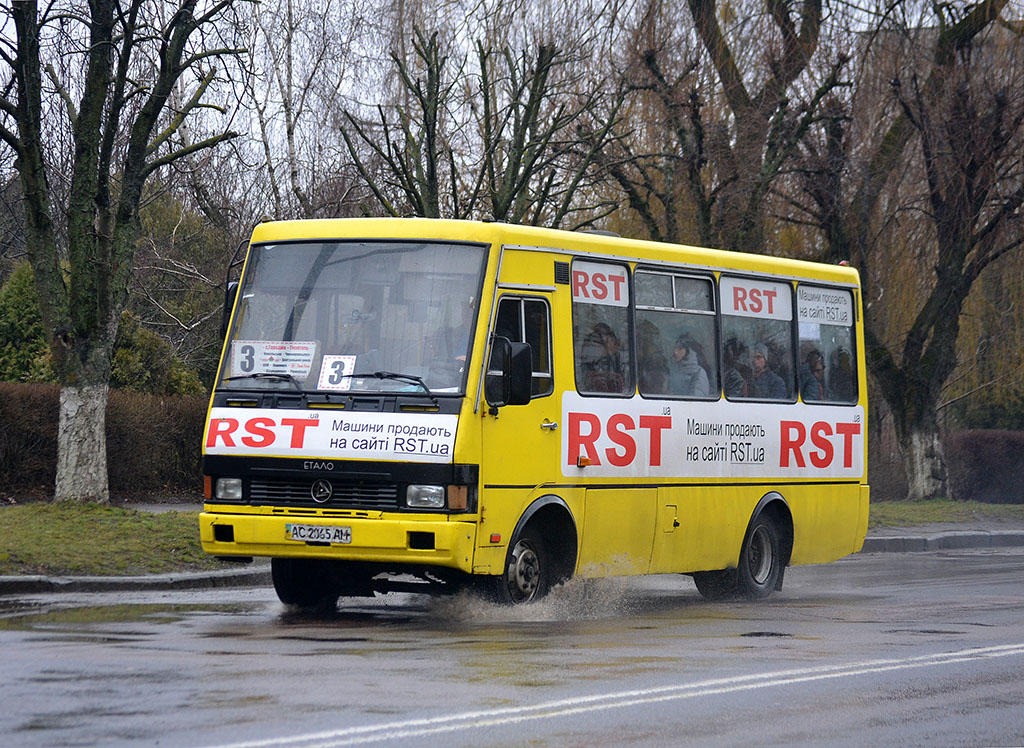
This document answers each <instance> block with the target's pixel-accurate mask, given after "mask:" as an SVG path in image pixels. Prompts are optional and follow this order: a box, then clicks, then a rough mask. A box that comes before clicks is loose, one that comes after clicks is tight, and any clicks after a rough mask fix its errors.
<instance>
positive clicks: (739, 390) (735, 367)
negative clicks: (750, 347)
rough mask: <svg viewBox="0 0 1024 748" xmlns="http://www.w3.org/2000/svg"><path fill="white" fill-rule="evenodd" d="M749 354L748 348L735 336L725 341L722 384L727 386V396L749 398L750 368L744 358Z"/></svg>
mask: <svg viewBox="0 0 1024 748" xmlns="http://www.w3.org/2000/svg"><path fill="white" fill-rule="evenodd" d="M746 353H747V346H745V345H743V342H742V341H741V340H740V339H739V338H737V337H736V336H733V337H731V338H729V339H728V340H726V341H725V345H724V346H722V359H723V363H724V364H725V366H724V369H723V371H722V382H723V384H724V385H725V396H726V397H728V398H733V397H749V395H750V388H749V386H748V385H747V382H749V381H750V376H751V372H750V367H749V366H747V365H746V364H744V363H743V357H744V356H745V355H746Z"/></svg>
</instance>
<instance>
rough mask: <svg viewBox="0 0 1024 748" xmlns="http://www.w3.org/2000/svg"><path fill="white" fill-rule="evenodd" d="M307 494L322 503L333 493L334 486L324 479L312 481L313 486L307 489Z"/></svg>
mask: <svg viewBox="0 0 1024 748" xmlns="http://www.w3.org/2000/svg"><path fill="white" fill-rule="evenodd" d="M309 494H310V496H312V497H313V501H315V502H316V503H317V504H323V503H324V502H325V501H329V500H330V498H331V496H332V495H333V494H334V486H332V485H331V483H330V481H326V480H318V481H313V487H312V488H310V489H309Z"/></svg>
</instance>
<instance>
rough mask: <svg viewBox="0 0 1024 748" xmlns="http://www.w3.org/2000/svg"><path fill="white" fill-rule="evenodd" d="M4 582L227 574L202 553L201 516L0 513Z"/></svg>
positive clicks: (15, 509)
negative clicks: (39, 577)
mask: <svg viewBox="0 0 1024 748" xmlns="http://www.w3.org/2000/svg"><path fill="white" fill-rule="evenodd" d="M0 527H2V528H3V529H2V530H0V575H10V574H47V575H131V574H162V573H168V572H181V571H200V570H209V569H219V568H223V563H222V562H220V561H217V560H216V559H215V558H213V557H211V556H208V555H206V554H205V553H204V552H203V549H202V548H201V547H200V545H199V513H198V512H178V511H171V512H161V513H152V512H140V511H137V510H134V509H124V508H121V507H114V506H107V505H102V504H76V503H71V502H62V503H59V504H53V503H28V504H17V505H14V506H5V507H0Z"/></svg>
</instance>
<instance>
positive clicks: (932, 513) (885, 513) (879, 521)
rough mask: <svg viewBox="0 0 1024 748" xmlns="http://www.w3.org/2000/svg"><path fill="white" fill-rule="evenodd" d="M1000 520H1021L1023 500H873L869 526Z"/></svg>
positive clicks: (1023, 513)
mask: <svg viewBox="0 0 1024 748" xmlns="http://www.w3.org/2000/svg"><path fill="white" fill-rule="evenodd" d="M1001 520H1002V521H1005V520H1024V504H983V503H981V502H979V501H953V500H952V499H926V500H923V501H873V502H872V503H871V510H870V512H869V513H868V528H873V527H910V526H913V525H927V524H932V523H935V522H944V523H962V522H978V521H1001Z"/></svg>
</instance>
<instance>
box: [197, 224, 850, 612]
mask: <svg viewBox="0 0 1024 748" xmlns="http://www.w3.org/2000/svg"><path fill="white" fill-rule="evenodd" d="M228 310H230V312H231V318H230V324H229V326H228V331H227V334H226V338H225V344H224V349H223V354H222V359H221V364H220V369H219V373H218V376H217V380H216V385H215V387H214V391H213V394H212V397H211V400H210V408H209V414H208V421H207V426H206V431H205V434H204V451H203V472H204V484H205V506H204V511H203V512H202V514H201V515H200V532H201V538H202V544H203V548H204V549H205V550H206V552H208V553H211V554H214V555H215V556H218V557H221V558H225V559H234V560H251V559H252V557H269V558H270V559H271V566H272V572H273V581H274V586H275V589H276V591H277V594H278V596H279V597H280V599H281V600H282V601H283V602H284V603H286V604H291V605H298V606H314V605H322V604H324V603H325V602H327V603H333V602H335V601H336V600H337V599H338V597H340V596H350V595H373V594H375V593H376V592H384V591H388V590H422V591H431V590H434V589H438V590H445V589H448V590H455V589H460V588H462V587H464V586H466V585H467V584H472V585H473V586H475V587H477V588H480V589H482V590H485V591H487V592H488V593H489V594H491V595H493V596H494V597H496V598H497V599H499V600H502V601H505V602H511V603H520V602H528V601H531V600H534V599H536V598H538V597H540V596H542V595H544V594H545V593H546V592H548V591H549V590H550V589H551V588H552V587H554V586H555V585H557V584H559V583H561V582H564V581H565V580H567V579H569V578H570V577H572V576H574V575H578V576H582V577H599V576H610V575H633V574H663V573H673V574H675V573H682V574H690V575H692V576H693V579H694V581H695V582H696V585H697V589H698V590H699V592H700V593H701V594H702V595H704V596H706V597H721V596H733V595H736V596H742V597H746V598H750V599H757V598H763V597H766V596H768V595H769V594H771V593H772V591H774V590H778V589H781V586H782V581H783V574H784V572H785V569H786V567H787V566H789V565H791V564H816V563H822V562H827V561H832V560H835V559H838V558H840V557H842V556H845V555H847V554H850V553H855V552H856V551H858V550H859V549H860V548H861V545H862V543H863V540H864V536H865V532H866V530H867V518H868V496H869V489H868V484H867V458H866V453H867V441H866V437H867V430H866V421H865V418H866V413H867V401H866V393H867V386H866V382H865V366H864V346H863V333H862V320H861V318H862V315H861V295H860V290H859V279H858V275H857V272H856V271H855V270H854V269H852V268H849V267H842V266H829V265H822V264H815V263H808V262H801V261H795V260H788V259H779V258H775V257H767V256H760V255H747V254H739V253H732V252H723V251H717V250H712V249H702V248H697V247H689V246H680V245H670V244H661V243H654V242H646V241H635V240H628V239H622V238H618V237H615V236H611V235H604V234H601V233H596V232H594V233H591V232H566V231H557V230H550V229H541V228H535V227H526V226H514V225H508V224H503V223H486V222H481V223H477V222H468V221H446V220H428V219H411V218H410V219H339V220H314V221H284V222H268V223H263V224H261V225H259V226H258V227H257V228H256V229H255V231H254V232H253V235H252V238H251V242H250V245H249V250H248V255H247V257H246V261H245V265H244V268H243V272H242V276H241V280H240V284H239V286H238V287H237V290H236V292H233V293H231V294H230V295H229V299H228V301H227V302H226V311H228Z"/></svg>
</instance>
